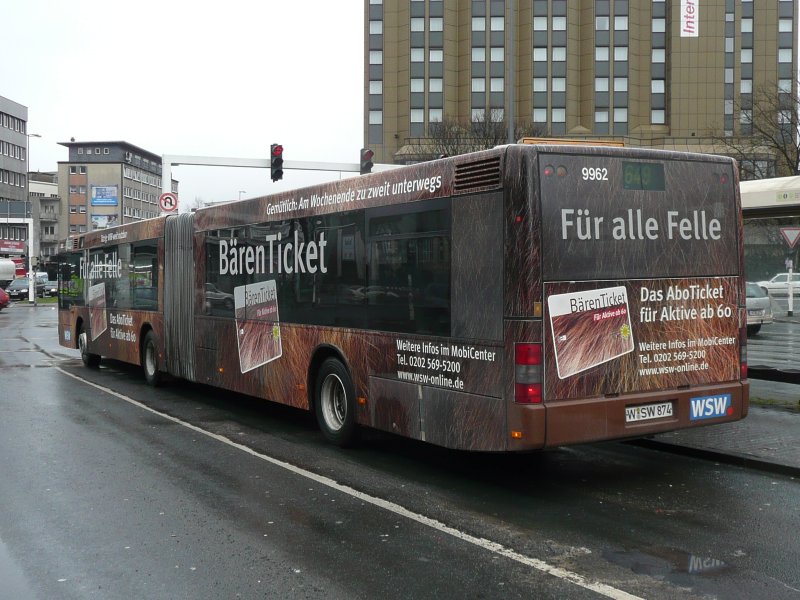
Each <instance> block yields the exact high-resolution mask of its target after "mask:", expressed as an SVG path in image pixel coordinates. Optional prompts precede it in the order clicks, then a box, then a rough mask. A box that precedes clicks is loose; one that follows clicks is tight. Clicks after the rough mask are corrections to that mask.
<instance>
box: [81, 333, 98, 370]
mask: <svg viewBox="0 0 800 600" xmlns="http://www.w3.org/2000/svg"><path fill="white" fill-rule="evenodd" d="M78 348H79V349H80V351H81V360H82V361H83V364H84V365H86V366H87V367H89V368H92V369H96V368H97V367H99V366H100V355H99V354H93V353H92V352H89V335H88V334H87V333H86V330H85V329H84V328H83V327H81V328H80V331H79V332H78Z"/></svg>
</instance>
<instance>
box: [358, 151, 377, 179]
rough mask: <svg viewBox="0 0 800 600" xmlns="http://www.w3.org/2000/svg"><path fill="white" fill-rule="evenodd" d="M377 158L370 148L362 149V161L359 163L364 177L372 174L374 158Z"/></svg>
mask: <svg viewBox="0 0 800 600" xmlns="http://www.w3.org/2000/svg"><path fill="white" fill-rule="evenodd" d="M373 156H375V153H374V152H373V151H372V150H370V149H369V148H362V149H361V161H360V163H359V171H360V172H361V174H362V175H366V174H367V173H371V172H372V167H373V164H372V157H373Z"/></svg>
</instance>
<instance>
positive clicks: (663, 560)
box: [603, 548, 733, 584]
mask: <svg viewBox="0 0 800 600" xmlns="http://www.w3.org/2000/svg"><path fill="white" fill-rule="evenodd" d="M603 558H605V559H606V560H607V561H609V562H611V563H613V564H615V565H618V566H621V567H625V568H628V569H630V570H631V571H633V572H634V573H636V574H638V575H649V576H651V577H656V578H659V579H666V580H668V581H671V582H673V583H683V584H686V583H687V582H688V581H689V580H690V579H691V578H693V577H697V576H702V577H710V578H713V577H714V576H717V575H721V574H727V573H730V571H731V570H732V569H733V567H731V565H729V564H727V563H726V562H724V561H722V560H719V559H718V558H713V557H710V556H699V555H696V554H689V553H687V552H683V551H682V550H676V549H674V548H648V549H647V550H646V551H645V550H604V551H603Z"/></svg>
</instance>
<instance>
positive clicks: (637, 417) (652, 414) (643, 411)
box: [625, 402, 672, 423]
mask: <svg viewBox="0 0 800 600" xmlns="http://www.w3.org/2000/svg"><path fill="white" fill-rule="evenodd" d="M671 416H672V402H659V403H657V404H641V405H639V406H628V407H626V408H625V422H626V423H634V422H636V421H649V420H650V419H661V418H663V417H671Z"/></svg>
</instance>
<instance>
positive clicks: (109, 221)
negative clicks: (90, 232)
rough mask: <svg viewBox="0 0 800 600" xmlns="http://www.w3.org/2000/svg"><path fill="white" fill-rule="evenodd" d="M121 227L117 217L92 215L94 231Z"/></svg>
mask: <svg viewBox="0 0 800 600" xmlns="http://www.w3.org/2000/svg"><path fill="white" fill-rule="evenodd" d="M116 225H119V223H118V222H117V215H92V229H106V228H107V227H115V226H116Z"/></svg>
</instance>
